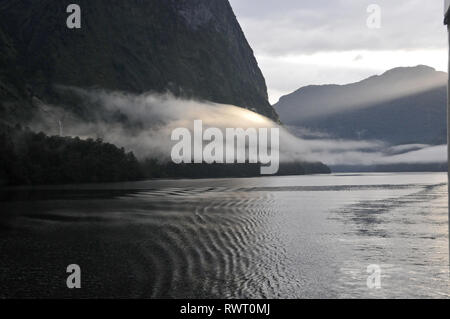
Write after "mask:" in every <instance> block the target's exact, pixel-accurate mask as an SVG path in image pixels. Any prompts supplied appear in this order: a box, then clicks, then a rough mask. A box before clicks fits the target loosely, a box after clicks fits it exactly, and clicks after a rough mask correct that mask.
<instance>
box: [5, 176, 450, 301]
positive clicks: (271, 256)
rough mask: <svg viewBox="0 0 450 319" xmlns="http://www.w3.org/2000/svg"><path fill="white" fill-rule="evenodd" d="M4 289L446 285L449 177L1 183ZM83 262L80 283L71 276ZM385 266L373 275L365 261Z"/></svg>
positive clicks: (223, 293)
mask: <svg viewBox="0 0 450 319" xmlns="http://www.w3.org/2000/svg"><path fill="white" fill-rule="evenodd" d="M0 196H1V202H0V205H1V214H0V256H1V257H0V258H1V259H0V297H44V298H45V297H147V298H162V297H170V298H196V297H206V298H215V297H219V298H224V297H226V298H240V297H249V298H261V297H269V298H304V297H305V298H314V297H316V298H343V297H356V298H359V297H397V298H399V297H405V298H410V297H433V298H448V297H449V294H450V292H449V287H450V286H449V267H448V228H447V227H448V226H447V225H448V224H447V214H448V212H447V211H448V208H447V207H448V205H447V177H446V174H443V173H415V174H335V175H318V176H292V177H261V178H247V179H215V180H172V181H170V180H164V181H163V180H161V181H146V182H135V183H124V184H103V185H85V186H67V187H63V188H61V189H58V188H57V187H42V188H38V189H34V190H29V189H14V190H3V191H1V192H0ZM69 264H78V265H80V267H81V272H82V276H81V279H82V288H81V289H75V290H69V289H68V288H67V287H66V277H67V275H68V274H67V273H66V267H67V265H69ZM371 264H376V265H379V266H380V268H381V271H382V272H381V288H380V289H369V288H368V287H367V284H366V280H367V276H368V275H369V274H368V273H367V266H368V265H371Z"/></svg>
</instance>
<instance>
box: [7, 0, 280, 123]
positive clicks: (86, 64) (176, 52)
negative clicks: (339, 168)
mask: <svg viewBox="0 0 450 319" xmlns="http://www.w3.org/2000/svg"><path fill="white" fill-rule="evenodd" d="M71 3H73V1H69V0H40V1H28V0H2V1H0V116H1V118H2V119H3V120H5V121H6V122H12V121H16V120H18V119H20V120H26V119H27V118H29V117H30V116H31V114H32V113H33V110H34V107H35V105H34V104H35V103H34V101H35V100H36V99H38V100H42V101H45V102H48V103H52V104H57V105H61V104H64V105H66V104H67V103H69V104H70V102H69V101H67V99H65V97H64V95H63V94H61V93H60V92H58V90H57V89H55V86H56V85H64V86H76V87H81V88H102V89H107V90H120V91H127V92H133V93H142V92H147V91H155V92H166V91H170V92H172V93H174V94H175V95H177V96H184V97H195V98H198V99H205V100H209V101H213V102H218V103H227V104H234V105H238V106H241V107H245V108H248V109H252V110H254V111H256V112H258V113H260V114H263V115H265V116H268V117H269V118H271V119H274V120H278V116H277V114H276V112H275V111H274V109H273V108H272V107H271V105H270V104H269V102H268V98H267V88H266V84H265V80H264V77H263V75H262V73H261V71H260V69H259V67H258V64H257V62H256V59H255V57H254V55H253V51H252V49H251V48H250V46H249V44H248V42H247V40H246V39H245V36H244V34H243V32H242V30H241V28H240V26H239V24H238V22H237V19H236V17H235V15H234V13H233V11H232V8H231V6H230V4H229V2H228V0H127V1H122V0H120V1H119V0H96V1H92V0H79V1H77V2H76V3H77V4H78V5H79V6H80V7H81V29H69V28H67V26H66V20H67V17H68V16H69V14H68V13H66V8H67V6H68V5H69V4H71ZM70 107H71V108H76V107H77V106H76V105H70Z"/></svg>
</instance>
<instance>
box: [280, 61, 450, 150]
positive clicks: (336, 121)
mask: <svg viewBox="0 0 450 319" xmlns="http://www.w3.org/2000/svg"><path fill="white" fill-rule="evenodd" d="M446 83H447V74H446V73H444V72H437V71H435V70H434V69H433V68H430V67H427V66H423V65H421V66H417V67H406V68H395V69H392V70H389V71H387V72H385V73H383V74H382V75H380V76H373V77H370V78H368V79H365V80H363V81H361V82H357V83H352V84H348V85H322V86H317V85H312V86H307V87H303V88H300V89H299V90H297V91H295V92H293V93H291V94H289V95H286V96H283V97H282V98H281V99H280V101H279V102H278V103H277V104H275V105H274V107H275V109H276V110H277V112H278V113H279V115H280V118H281V120H282V121H283V122H284V123H286V124H288V125H292V126H295V127H298V128H303V129H308V131H319V132H322V133H326V134H329V135H331V136H332V137H338V138H347V139H377V140H382V141H386V142H388V143H391V144H408V143H424V144H443V143H446V96H447V93H446Z"/></svg>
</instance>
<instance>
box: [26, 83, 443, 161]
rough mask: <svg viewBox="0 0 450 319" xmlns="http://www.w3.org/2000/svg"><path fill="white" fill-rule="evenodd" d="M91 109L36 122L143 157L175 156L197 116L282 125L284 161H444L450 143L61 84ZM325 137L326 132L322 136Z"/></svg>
mask: <svg viewBox="0 0 450 319" xmlns="http://www.w3.org/2000/svg"><path fill="white" fill-rule="evenodd" d="M59 90H61V91H62V92H69V93H70V94H72V95H73V96H74V98H76V100H77V101H79V103H80V105H79V107H81V108H82V109H87V110H91V112H92V113H91V115H90V117H89V118H88V119H82V118H80V116H79V115H76V114H75V113H73V112H70V111H67V109H64V108H61V107H60V106H55V105H53V106H52V105H46V104H42V105H41V106H40V109H41V112H40V113H39V114H38V116H36V118H35V120H34V122H33V123H32V125H31V127H32V128H33V129H34V130H37V131H41V130H42V131H44V132H46V133H48V134H59V133H60V132H61V131H62V132H63V135H68V136H80V137H82V138H88V137H92V138H97V137H100V138H102V139H104V140H105V141H107V142H110V143H113V144H116V145H118V146H120V147H124V148H126V149H127V150H128V151H133V152H134V153H135V154H136V155H137V156H138V157H139V158H141V159H142V158H147V157H152V158H157V159H160V160H170V153H171V148H172V146H173V145H174V142H173V141H171V139H170V136H171V132H172V131H173V130H174V129H176V128H179V127H183V128H188V129H190V130H191V131H192V130H193V123H194V120H202V122H203V125H204V127H205V128H208V127H215V128H219V129H221V130H225V129H226V128H243V129H247V128H274V127H277V128H279V129H280V145H279V146H280V161H281V162H294V161H310V162H317V161H321V162H323V163H325V164H327V165H382V164H399V163H413V164H423V163H443V162H446V160H447V146H446V145H426V144H408V145H397V146H391V145H389V144H387V143H384V142H381V141H376V140H342V139H336V138H333V136H326V135H320V132H316V133H315V134H316V137H315V138H305V137H302V136H301V135H299V134H296V132H295V131H294V130H292V128H289V127H284V126H280V125H279V124H277V123H275V122H273V121H272V120H270V119H268V118H266V117H264V116H261V115H259V114H257V113H255V112H253V111H251V110H247V109H244V108H241V107H238V106H234V105H228V104H219V103H212V102H208V101H197V100H190V99H183V98H177V97H174V96H173V95H172V94H170V93H167V94H156V93H144V94H132V93H125V92H114V91H106V90H94V89H92V90H86V89H81V88H76V87H59ZM319 137H320V138H319Z"/></svg>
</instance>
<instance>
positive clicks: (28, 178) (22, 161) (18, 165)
mask: <svg viewBox="0 0 450 319" xmlns="http://www.w3.org/2000/svg"><path fill="white" fill-rule="evenodd" d="M142 177H143V175H142V171H141V167H140V164H139V162H138V161H137V159H136V157H135V156H134V155H133V153H131V152H130V153H127V152H125V150H124V149H123V148H118V147H116V146H115V145H113V144H109V143H104V142H103V141H102V140H100V139H97V140H94V139H87V140H82V139H80V138H78V137H75V138H72V137H60V136H46V135H45V134H44V133H35V132H32V131H30V130H28V129H22V128H21V127H20V126H16V127H9V126H2V127H1V128H0V182H1V183H2V184H7V185H24V184H25V185H34V184H66V183H88V182H116V181H127V180H136V179H139V178H142Z"/></svg>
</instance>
